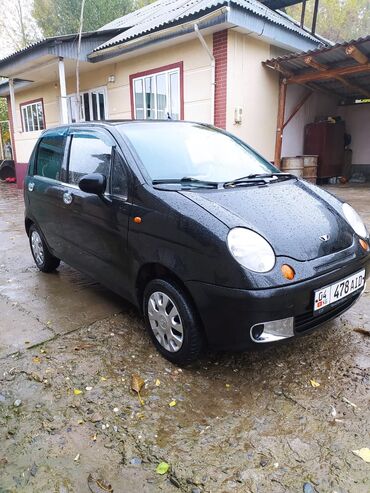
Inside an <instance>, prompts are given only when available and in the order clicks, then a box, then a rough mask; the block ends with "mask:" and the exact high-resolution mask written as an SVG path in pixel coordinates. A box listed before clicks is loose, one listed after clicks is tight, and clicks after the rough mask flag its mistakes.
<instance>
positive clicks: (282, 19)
mask: <svg viewBox="0 0 370 493" xmlns="http://www.w3.org/2000/svg"><path fill="white" fill-rule="evenodd" d="M162 4H163V2H162V1H161V0H159V1H157V2H155V3H154V4H151V6H152V7H153V5H154V6H155V5H157V6H159V5H162ZM223 5H224V6H225V5H227V6H231V5H234V6H238V7H239V8H242V9H244V10H246V11H249V12H251V13H252V14H255V15H256V16H259V17H262V18H264V19H266V20H268V21H270V22H272V23H274V24H277V25H279V26H281V27H282V28H285V29H288V30H290V31H293V32H295V33H296V34H298V35H300V36H303V37H306V38H308V39H310V40H312V41H314V42H317V43H318V42H320V43H323V42H324V41H323V39H322V38H319V37H317V36H315V35H313V34H311V33H310V32H308V31H306V30H305V29H302V28H301V27H300V26H299V24H298V23H296V22H295V21H294V20H293V19H292V18H290V17H289V16H287V15H285V14H284V15H282V13H281V12H275V11H273V10H271V9H269V8H268V7H266V6H265V5H263V4H261V3H260V2H257V1H256V0H229V1H227V0H200V1H199V2H197V5H196V6H193V8H191V9H189V8H188V9H186V10H185V11H183V13H182V14H180V15H178V16H177V17H173V16H172V17H171V13H168V12H165V13H164V14H163V16H157V18H156V19H157V20H156V22H155V23H153V21H149V22H145V21H144V22H140V23H138V24H137V25H135V26H133V27H131V28H129V29H127V30H126V31H125V32H122V33H120V34H118V35H117V36H115V37H114V38H112V39H111V40H108V41H107V42H105V43H103V44H101V45H100V46H98V47H96V48H95V49H94V50H93V53H96V52H98V51H102V50H105V49H107V48H111V47H113V46H116V45H119V44H123V43H125V42H127V41H131V40H133V39H135V38H139V37H141V36H144V35H146V34H150V33H153V32H156V31H160V30H162V29H165V28H167V27H171V26H176V25H177V24H178V25H181V24H182V23H183V22H184V21H185V20H188V19H190V18H191V17H194V18H196V17H198V16H199V15H204V14H206V13H207V12H211V11H212V10H215V9H217V8H220V7H221V6H223ZM139 12H140V11H139ZM133 14H134V13H133ZM128 15H130V14H128ZM125 18H126V16H125V17H124V18H123V19H125Z"/></svg>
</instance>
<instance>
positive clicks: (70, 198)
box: [63, 192, 73, 205]
mask: <svg viewBox="0 0 370 493" xmlns="http://www.w3.org/2000/svg"><path fill="white" fill-rule="evenodd" d="M72 201H73V195H72V194H71V193H69V192H64V194H63V202H64V203H65V204H66V205H70V204H72Z"/></svg>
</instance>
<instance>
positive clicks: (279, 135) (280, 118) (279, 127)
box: [274, 79, 287, 168]
mask: <svg viewBox="0 0 370 493" xmlns="http://www.w3.org/2000/svg"><path fill="white" fill-rule="evenodd" d="M286 90H287V83H286V79H280V86H279V107H278V115H277V124H276V141H275V158H274V163H275V166H276V167H277V168H280V161H281V148H282V145H283V130H284V117H285V102H286Z"/></svg>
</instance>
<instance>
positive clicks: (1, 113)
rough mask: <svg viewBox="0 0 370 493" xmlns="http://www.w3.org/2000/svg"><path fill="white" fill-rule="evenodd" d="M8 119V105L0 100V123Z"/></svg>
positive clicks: (3, 100)
mask: <svg viewBox="0 0 370 493" xmlns="http://www.w3.org/2000/svg"><path fill="white" fill-rule="evenodd" d="M7 119H8V104H7V102H6V99H5V98H0V122H3V121H5V120H7Z"/></svg>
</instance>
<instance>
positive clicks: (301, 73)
mask: <svg viewBox="0 0 370 493" xmlns="http://www.w3.org/2000/svg"><path fill="white" fill-rule="evenodd" d="M264 65H265V66H266V67H268V68H269V69H272V70H275V71H277V72H279V73H280V86H279V108H278V117H277V128H276V144H275V159H274V161H275V164H276V165H277V166H280V164H281V159H282V157H283V156H294V155H301V154H304V153H307V148H308V147H310V144H309V143H308V142H307V140H308V137H307V134H308V125H309V124H313V126H314V125H315V123H319V122H325V121H326V123H327V126H330V125H329V124H330V123H332V124H333V125H335V124H340V126H341V127H343V129H344V132H345V140H346V144H347V148H349V147H350V148H351V150H352V152H350V154H349V156H350V157H349V159H350V160H351V163H352V172H351V174H352V175H353V174H354V173H357V175H358V176H359V175H362V177H364V178H365V177H366V178H367V179H368V180H369V179H370V139H369V135H370V35H369V36H367V37H365V38H360V39H357V40H352V41H349V42H345V43H338V44H335V45H333V46H331V47H325V48H320V49H316V50H313V51H308V52H304V53H300V54H288V55H285V56H280V57H277V58H274V59H271V60H267V61H266V62H264ZM343 122H344V123H343ZM323 126H325V124H324V125H323ZM333 128H334V127H333V126H332V127H331V128H330V130H333ZM343 129H342V132H343ZM348 135H349V136H350V140H351V143H350V144H348V141H349V137H348ZM311 140H312V141H313V142H314V143H317V141H318V140H319V138H318V136H317V134H316V133H314V134H313V135H311ZM323 140H325V138H324V139H323ZM327 140H329V139H327ZM339 142H340V139H339ZM326 145H329V142H327V144H326ZM330 145H331V147H332V148H331V150H333V147H334V146H340V144H338V139H337V140H336V141H335V140H332V141H331V144H330ZM311 148H312V145H311ZM343 149H344V143H343ZM339 151H340V152H339V155H340V156H341V155H342V154H341V150H340V149H339ZM322 152H324V151H322ZM308 153H310V152H308ZM315 154H318V155H319V168H320V164H322V163H320V160H321V161H323V160H324V156H323V155H320V152H315ZM347 156H348V153H347ZM336 159H337V160H338V159H341V158H338V156H337V157H336ZM346 159H348V157H347V158H346ZM344 160H345V158H344V153H343V166H344ZM351 163H349V164H351ZM347 164H348V163H347ZM332 169H333V171H331V172H328V173H327V176H328V177H330V176H341V174H342V173H338V172H335V171H334V169H336V170H338V169H339V167H338V166H337V167H336V168H332ZM333 173H335V174H333Z"/></svg>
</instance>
